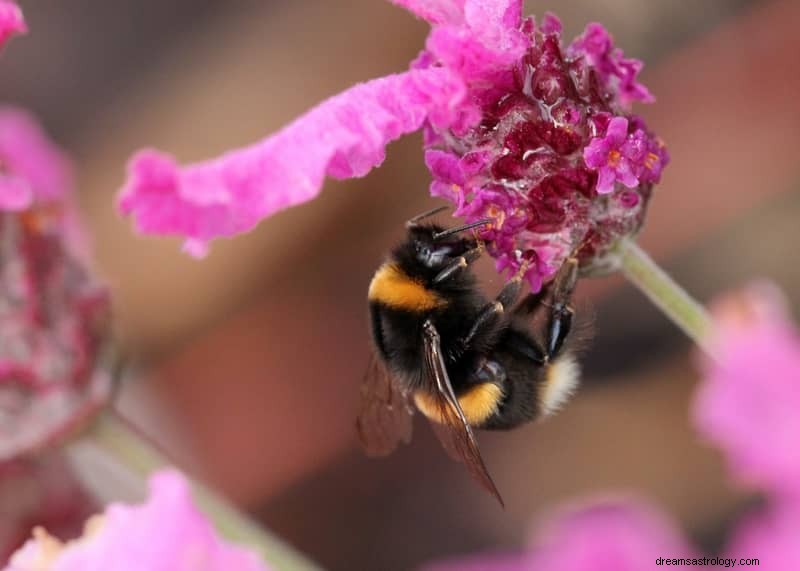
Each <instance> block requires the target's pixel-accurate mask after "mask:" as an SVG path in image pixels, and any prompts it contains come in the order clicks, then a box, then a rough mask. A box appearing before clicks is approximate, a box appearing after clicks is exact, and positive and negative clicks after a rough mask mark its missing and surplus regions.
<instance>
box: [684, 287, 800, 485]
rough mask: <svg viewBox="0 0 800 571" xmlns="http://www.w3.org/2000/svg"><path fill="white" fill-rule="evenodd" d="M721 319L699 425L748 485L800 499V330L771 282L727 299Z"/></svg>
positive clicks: (697, 404) (698, 402) (707, 366)
mask: <svg viewBox="0 0 800 571" xmlns="http://www.w3.org/2000/svg"><path fill="white" fill-rule="evenodd" d="M714 315H715V317H716V320H717V330H716V333H715V336H714V338H713V339H712V343H713V347H714V352H715V355H716V356H717V358H716V360H711V359H708V360H706V361H704V363H703V368H704V377H705V380H704V382H703V384H702V385H701V386H700V388H699V390H698V393H697V396H696V398H695V401H694V410H693V416H694V421H695V424H696V425H697V428H698V429H699V430H700V432H702V433H703V434H705V435H706V436H707V437H708V438H709V439H711V440H712V441H713V442H714V443H716V444H718V445H719V446H720V447H721V448H722V449H723V451H724V452H725V454H726V456H727V458H728V462H729V464H730V465H731V468H732V470H733V472H734V474H735V475H736V476H737V477H738V478H739V479H740V480H744V481H746V482H748V483H751V484H755V485H757V486H759V487H761V488H763V489H765V490H766V491H769V492H772V493H773V494H781V495H784V496H786V497H793V498H797V499H800V452H798V446H797V443H798V441H800V415H798V414H797V411H798V409H800V332H798V330H797V328H796V327H795V326H794V325H793V324H792V323H791V321H790V320H789V317H788V314H787V311H786V305H785V301H784V299H783V297H782V296H781V294H780V292H779V291H778V290H777V288H775V287H774V286H772V285H771V284H768V283H759V284H754V285H752V286H750V287H749V288H747V289H745V290H743V291H741V292H737V293H734V294H731V295H729V296H728V297H726V298H723V299H721V300H720V301H719V302H718V303H717V304H716V311H715V312H714Z"/></svg>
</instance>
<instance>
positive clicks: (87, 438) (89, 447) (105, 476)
mask: <svg viewBox="0 0 800 571" xmlns="http://www.w3.org/2000/svg"><path fill="white" fill-rule="evenodd" d="M67 454H68V457H69V458H70V460H71V464H72V466H73V468H74V469H75V471H76V472H77V473H78V476H79V477H80V478H81V480H82V481H83V482H84V483H85V484H86V485H87V487H88V488H89V489H90V490H91V491H92V492H94V493H95V494H96V495H97V496H98V498H99V499H101V500H103V501H111V500H126V501H138V500H141V499H142V498H143V497H144V496H145V494H146V481H147V478H148V477H149V476H150V475H151V474H152V473H153V472H155V471H156V470H159V469H162V468H167V467H169V466H170V465H171V462H169V460H168V459H167V458H166V457H165V456H164V455H163V454H162V453H161V452H159V451H158V450H157V449H156V447H155V446H153V445H152V444H150V443H149V442H148V441H147V440H146V439H144V438H143V437H142V436H141V435H139V434H138V433H137V431H136V430H135V429H133V428H132V427H130V426H129V424H128V423H127V422H126V421H125V420H124V419H122V418H121V417H119V416H118V415H117V414H115V413H114V412H113V411H108V412H105V413H103V414H101V415H100V416H99V417H98V418H97V419H96V420H95V421H94V423H93V425H92V426H91V427H90V428H89V429H88V430H87V431H86V432H85V433H84V434H83V435H82V436H81V437H80V438H78V439H77V440H76V441H74V442H73V443H71V444H70V445H69V446H68V447H67ZM192 494H193V496H194V499H195V502H196V504H197V506H198V507H199V508H200V510H201V511H203V513H205V514H206V516H207V517H208V518H209V519H210V520H211V521H212V522H213V523H214V526H215V527H216V529H217V530H218V531H219V532H220V534H221V535H222V536H223V537H225V538H226V539H228V540H230V541H232V542H234V543H237V544H240V545H243V546H247V547H249V548H251V549H254V550H256V551H257V552H258V553H259V554H260V555H261V556H262V558H263V559H264V560H265V561H267V562H268V563H269V564H270V565H271V566H272V569H275V570H286V571H316V570H318V569H319V567H317V566H316V565H314V564H313V563H311V562H310V561H309V560H308V559H306V558H305V557H304V556H303V555H301V554H299V553H298V552H297V551H295V550H293V549H292V548H291V547H290V546H288V545H287V544H286V543H284V542H282V541H281V540H280V539H278V538H277V537H275V536H273V535H271V534H270V533H268V532H267V531H265V530H264V529H263V528H262V527H260V526H259V525H258V524H257V523H256V522H255V521H253V520H252V519H251V518H250V517H248V516H247V515H245V514H243V513H242V512H241V511H239V510H237V509H236V508H235V507H234V506H233V505H231V503H230V502H228V501H227V500H225V499H224V498H222V497H221V496H220V495H219V494H217V493H215V492H214V491H212V490H211V489H210V488H208V487H206V486H205V485H203V484H200V483H198V482H192Z"/></svg>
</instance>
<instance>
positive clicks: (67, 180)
mask: <svg viewBox="0 0 800 571" xmlns="http://www.w3.org/2000/svg"><path fill="white" fill-rule="evenodd" d="M0 9H1V8H0ZM71 191H72V170H71V166H70V163H69V161H68V160H67V158H66V156H65V155H64V154H63V153H62V152H61V150H60V149H59V148H58V147H56V146H55V145H54V144H53V143H52V142H51V141H50V139H49V138H48V136H47V134H46V133H45V132H44V130H43V129H42V127H41V126H40V125H39V123H38V121H36V119H35V118H34V117H33V116H32V115H31V114H30V113H28V112H27V111H23V110H21V109H18V108H14V107H9V106H0V210H6V211H19V210H25V209H26V208H29V207H30V206H31V205H32V204H33V203H34V201H36V202H38V203H39V204H48V203H63V202H65V200H66V199H67V197H68V196H69V195H70V193H71Z"/></svg>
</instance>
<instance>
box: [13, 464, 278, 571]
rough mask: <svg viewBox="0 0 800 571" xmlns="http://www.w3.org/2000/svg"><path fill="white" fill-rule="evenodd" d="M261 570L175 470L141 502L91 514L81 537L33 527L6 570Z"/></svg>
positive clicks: (157, 480) (255, 558)
mask: <svg viewBox="0 0 800 571" xmlns="http://www.w3.org/2000/svg"><path fill="white" fill-rule="evenodd" d="M109 569H113V571H142V570H147V571H234V570H235V571H265V570H266V569H268V568H267V566H266V565H265V564H264V563H262V562H261V561H260V560H259V558H258V556H257V555H256V554H255V553H254V552H252V551H250V550H247V549H244V548H241V547H236V546H233V545H230V544H228V543H226V542H225V541H223V540H221V539H220V538H219V537H218V536H217V534H216V532H215V531H214V529H213V528H212V526H211V524H209V523H208V521H207V520H206V519H205V517H204V516H203V515H202V514H201V513H200V512H199V511H197V509H196V508H195V507H194V505H193V503H192V499H191V496H190V493H189V486H188V484H187V483H186V481H185V480H184V478H183V477H182V476H181V475H180V474H179V473H177V472H174V471H166V472H161V473H159V474H157V475H156V476H154V477H153V478H152V479H151V481H150V497H149V499H148V500H147V502H146V503H144V504H143V505H141V506H127V505H122V504H112V505H110V506H108V508H106V511H105V513H104V514H103V515H102V516H100V517H97V518H96V519H92V520H89V522H88V523H87V532H86V533H85V534H84V537H82V538H80V539H79V540H76V541H71V542H68V543H66V544H62V543H61V542H60V541H59V540H57V539H55V538H53V537H50V536H48V535H47V534H46V533H45V532H44V531H43V530H39V531H37V532H36V533H35V535H34V539H31V540H30V541H29V542H28V543H27V544H26V545H25V546H24V547H23V548H22V549H20V550H19V551H18V552H17V553H16V554H15V555H14V556H13V557H12V558H11V560H10V562H9V564H8V566H7V567H6V568H5V571H106V570H109Z"/></svg>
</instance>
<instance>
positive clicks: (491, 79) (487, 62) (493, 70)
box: [426, 0, 530, 89]
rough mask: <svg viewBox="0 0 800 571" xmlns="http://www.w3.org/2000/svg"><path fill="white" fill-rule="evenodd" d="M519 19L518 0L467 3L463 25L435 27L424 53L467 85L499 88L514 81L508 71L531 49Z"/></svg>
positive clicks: (519, 7)
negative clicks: (427, 53) (431, 55)
mask: <svg viewBox="0 0 800 571" xmlns="http://www.w3.org/2000/svg"><path fill="white" fill-rule="evenodd" d="M521 15H522V3H521V2H520V1H519V0H502V1H488V0H467V2H466V4H465V6H464V23H463V25H452V24H451V25H442V26H434V27H433V29H432V30H431V33H430V35H429V36H428V40H427V42H426V49H427V50H428V51H429V52H430V53H431V54H433V55H434V56H435V59H436V60H438V61H439V62H440V63H442V64H443V65H444V66H445V67H447V68H448V69H451V70H453V71H455V72H457V73H458V74H459V75H461V76H462V77H463V78H464V79H465V80H466V81H468V82H477V83H481V84H487V85H488V84H494V85H493V86H492V87H493V88H494V89H498V88H502V87H503V86H502V85H498V83H508V82H509V81H513V75H510V74H509V71H510V68H511V66H513V65H514V64H515V63H516V62H518V61H519V59H520V58H521V57H522V55H523V53H524V52H525V50H526V49H527V48H528V47H529V46H530V39H529V38H528V37H527V36H526V35H525V34H523V33H522V32H521V31H520V23H521V17H522V16H521ZM504 72H505V73H504ZM496 74H499V77H497V76H496ZM506 74H509V75H508V77H507V78H504V77H503V76H504V75H506Z"/></svg>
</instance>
